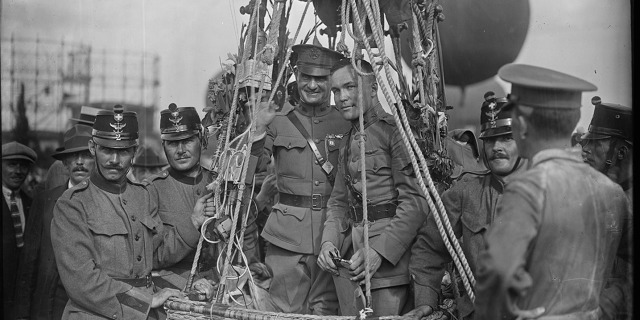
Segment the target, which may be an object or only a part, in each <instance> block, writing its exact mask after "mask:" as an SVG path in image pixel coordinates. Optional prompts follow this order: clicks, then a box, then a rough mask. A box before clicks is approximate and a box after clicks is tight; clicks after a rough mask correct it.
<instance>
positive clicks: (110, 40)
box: [1, 0, 631, 128]
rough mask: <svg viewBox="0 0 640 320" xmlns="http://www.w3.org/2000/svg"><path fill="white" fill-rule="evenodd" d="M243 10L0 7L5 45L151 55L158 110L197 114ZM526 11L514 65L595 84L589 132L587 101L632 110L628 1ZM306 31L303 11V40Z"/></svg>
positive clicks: (142, 2)
mask: <svg viewBox="0 0 640 320" xmlns="http://www.w3.org/2000/svg"><path fill="white" fill-rule="evenodd" d="M446 1H455V0H446ZM461 1H462V0H461ZM247 3H248V0H244V1H239V0H215V1H214V0H189V1H176V0H174V1H171V0H154V1H148V0H109V1H104V0H56V1H46V0H3V1H2V20H1V35H2V38H3V39H6V38H8V37H10V36H11V35H14V36H16V37H26V38H35V37H39V38H42V39H52V40H60V39H64V40H65V41H70V42H73V41H75V42H82V43H85V44H91V46H92V47H93V48H94V50H102V49H107V50H111V51H120V50H129V51H145V52H149V53H153V54H157V55H159V56H160V88H159V106H158V109H164V108H166V106H168V104H169V103H171V102H175V103H177V104H178V105H180V106H193V107H195V108H196V109H197V110H199V111H200V110H202V108H203V107H204V103H205V96H206V90H207V84H208V80H209V78H211V77H212V76H213V75H214V74H216V73H217V72H219V71H220V69H221V67H220V62H221V60H222V61H224V60H225V59H226V57H227V54H228V53H230V52H232V53H235V52H236V51H237V46H238V39H239V36H240V35H239V32H240V26H241V24H242V23H243V22H247V21H248V15H241V14H240V13H239V8H240V6H243V5H246V4H247ZM304 4H305V3H304V2H301V1H297V0H296V1H294V9H293V11H292V12H293V13H292V16H295V17H300V16H301V14H302V9H303V8H304ZM530 9H531V22H530V27H529V32H528V35H527V38H526V40H525V43H524V46H523V48H522V50H521V52H520V55H519V56H518V58H517V59H516V61H515V62H518V63H526V64H533V65H539V66H543V67H547V68H551V69H556V70H558V71H562V72H566V73H569V74H571V75H574V76H577V77H580V78H584V79H585V80H587V81H590V82H592V83H594V84H596V85H597V86H598V88H599V89H598V91H596V92H593V93H588V94H584V95H583V109H582V118H581V120H580V123H579V126H582V127H584V128H586V127H587V126H588V123H589V121H590V118H591V115H592V114H593V106H591V104H590V103H589V101H590V99H591V96H592V95H599V96H601V97H602V99H603V101H605V102H616V103H621V104H626V105H631V46H630V44H631V40H630V39H631V31H630V30H631V28H630V19H631V18H630V11H631V10H630V2H629V1H623V0H535V1H530ZM451 18H453V17H448V19H451ZM292 20H296V21H290V25H289V29H290V30H291V32H292V33H293V32H294V30H295V28H296V25H294V24H295V23H297V19H292ZM313 22H314V16H313V8H310V10H309V12H308V14H307V17H306V20H305V24H304V27H303V29H302V30H303V32H305V31H306V30H308V29H309V28H310V26H311V25H312V24H313ZM445 22H446V20H445ZM461 32H463V31H461ZM389 48H390V47H389ZM388 52H392V51H388ZM405 70H406V68H405ZM496 84H497V85H499V86H500V87H501V88H502V89H503V90H504V92H508V91H509V87H510V85H509V84H508V83H505V82H503V81H501V80H499V79H498V78H497V77H494V78H492V79H489V80H487V81H485V82H481V83H478V84H476V85H472V86H469V87H468V88H467V93H466V99H465V101H460V97H459V93H457V91H456V89H455V88H449V89H448V91H447V95H448V100H449V101H448V102H449V103H450V104H451V103H454V104H460V105H466V104H471V105H478V106H479V104H480V103H478V102H477V99H479V97H482V94H483V93H484V92H485V91H486V88H490V87H492V86H495V85H496ZM449 95H451V98H449ZM456 95H457V96H456ZM3 108H4V107H3ZM3 111H4V110H3ZM467 113H468V112H467ZM5 114H6V112H3V117H5ZM453 116H456V115H455V114H454V115H453ZM461 116H462V115H461ZM476 117H477V116H474V118H476ZM3 123H4V121H3ZM156 123H157V122H156Z"/></svg>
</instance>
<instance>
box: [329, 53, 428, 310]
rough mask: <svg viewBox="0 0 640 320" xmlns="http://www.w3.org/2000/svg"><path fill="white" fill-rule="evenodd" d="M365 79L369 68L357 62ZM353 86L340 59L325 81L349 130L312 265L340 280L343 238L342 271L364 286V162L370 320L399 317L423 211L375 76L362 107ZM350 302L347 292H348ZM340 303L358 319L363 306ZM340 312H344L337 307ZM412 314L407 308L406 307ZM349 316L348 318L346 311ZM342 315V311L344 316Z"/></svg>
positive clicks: (365, 82)
mask: <svg viewBox="0 0 640 320" xmlns="http://www.w3.org/2000/svg"><path fill="white" fill-rule="evenodd" d="M361 65H362V69H363V70H364V71H365V72H372V71H373V69H372V67H371V65H370V64H369V63H368V62H366V61H364V60H363V61H361ZM357 88H358V80H357V78H356V73H355V71H354V69H353V67H352V66H351V62H350V59H348V58H345V59H342V60H341V61H340V62H338V64H337V65H336V66H335V67H334V69H333V71H332V75H331V90H332V91H333V94H334V98H335V103H336V107H337V108H338V110H340V112H341V113H342V117H343V118H344V119H345V120H348V121H350V122H351V128H350V130H349V132H348V134H347V137H346V138H345V140H344V143H343V145H344V147H343V148H342V150H341V151H340V158H339V160H338V174H337V176H336V183H335V188H334V189H333V192H332V193H331V198H330V199H329V204H328V209H327V221H326V222H325V228H324V232H323V235H322V251H321V252H320V258H319V259H318V264H319V265H320V267H321V268H323V269H324V270H327V271H330V272H332V273H334V274H339V270H338V268H347V266H337V265H336V264H335V263H334V262H333V260H332V254H333V255H336V256H337V255H338V254H339V252H340V251H341V250H339V249H338V248H340V247H341V246H342V243H341V238H343V237H346V236H345V235H342V234H343V233H346V234H349V233H350V238H351V245H352V246H353V252H354V254H353V255H352V256H351V257H344V258H350V264H349V266H348V268H347V269H348V271H349V273H348V274H349V277H350V280H351V281H354V282H356V283H361V284H362V283H364V281H363V280H364V275H365V267H366V265H367V263H365V261H364V256H365V252H364V250H365V248H364V238H363V237H364V235H363V231H364V224H363V213H362V212H363V208H362V191H363V190H362V180H361V177H360V172H361V165H362V161H364V165H365V167H366V171H367V172H366V173H367V176H366V179H367V195H368V196H367V202H368V203H369V205H368V206H367V212H368V220H369V222H370V228H369V239H368V241H369V243H370V247H369V252H368V257H369V262H368V265H369V272H370V274H371V299H372V301H371V306H372V308H373V314H372V315H373V316H385V315H398V314H401V313H402V312H403V309H404V308H405V305H407V304H408V305H409V306H410V305H411V301H409V300H410V299H409V283H410V277H409V258H410V255H411V250H410V248H411V244H412V243H413V241H414V239H415V236H416V233H417V231H418V228H419V227H420V225H422V223H423V222H424V221H425V218H426V216H427V211H428V210H429V209H428V206H427V201H426V199H425V196H424V193H422V191H421V190H420V187H419V186H418V183H417V179H416V176H415V173H414V172H413V167H412V165H411V160H410V158H409V154H408V153H407V151H406V147H405V146H404V143H403V142H402V138H401V135H400V133H399V132H398V130H399V128H398V127H397V126H396V123H395V120H394V118H393V116H391V115H390V114H388V113H387V112H386V111H384V109H383V108H382V106H381V105H380V102H379V101H378V98H377V90H378V84H377V83H376V81H375V78H374V77H373V76H367V77H363V78H362V90H363V99H364V100H363V101H359V97H358V89H357ZM361 105H362V107H363V109H364V115H363V117H364V128H365V129H364V130H365V137H366V140H365V159H361V158H360V147H359V141H358V140H359V139H360V134H359V132H360V129H359V123H358V117H359V115H360V109H359V108H360V106H361ZM351 295H353V291H352V292H351ZM348 304H351V303H350V302H348V303H346V304H345V303H344V301H340V306H341V308H342V309H343V310H342V311H343V314H349V315H357V314H358V312H359V310H360V309H361V308H363V307H364V306H360V307H358V308H356V310H354V309H353V307H352V308H349V309H350V310H348V309H347V307H346V306H345V305H348ZM343 306H345V307H343ZM409 308H410V307H409ZM347 310H348V311H347ZM345 311H347V312H345Z"/></svg>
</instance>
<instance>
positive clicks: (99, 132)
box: [91, 105, 138, 149]
mask: <svg viewBox="0 0 640 320" xmlns="http://www.w3.org/2000/svg"><path fill="white" fill-rule="evenodd" d="M91 135H92V136H93V141H95V143H97V144H99V145H101V146H103V147H107V148H115V149H126V148H130V147H133V146H137V145H138V117H137V116H136V113H135V112H132V111H124V108H123V107H122V106H121V105H115V106H114V107H113V111H111V110H100V111H99V112H98V114H97V115H96V121H95V122H94V123H93V130H92V131H91Z"/></svg>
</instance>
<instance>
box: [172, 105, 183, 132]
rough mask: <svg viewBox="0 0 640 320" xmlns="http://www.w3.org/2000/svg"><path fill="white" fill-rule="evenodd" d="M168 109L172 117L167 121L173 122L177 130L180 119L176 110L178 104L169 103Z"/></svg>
mask: <svg viewBox="0 0 640 320" xmlns="http://www.w3.org/2000/svg"><path fill="white" fill-rule="evenodd" d="M169 111H171V116H172V117H173V118H169V121H171V123H173V125H174V126H175V127H176V130H178V129H179V128H178V127H179V126H180V121H182V117H181V116H180V112H179V111H178V106H177V105H176V104H175V103H171V104H169Z"/></svg>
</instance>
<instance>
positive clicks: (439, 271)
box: [409, 184, 464, 308]
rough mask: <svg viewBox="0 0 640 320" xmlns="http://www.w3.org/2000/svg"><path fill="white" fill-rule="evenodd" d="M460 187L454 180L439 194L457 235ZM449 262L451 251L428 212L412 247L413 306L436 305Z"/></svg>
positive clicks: (410, 263) (432, 216) (460, 229)
mask: <svg viewBox="0 0 640 320" xmlns="http://www.w3.org/2000/svg"><path fill="white" fill-rule="evenodd" d="M463 191H464V190H462V188H461V185H460V184H457V185H454V186H453V187H452V188H451V189H449V190H447V191H446V192H444V193H443V194H442V202H443V204H444V207H445V209H446V210H447V215H448V217H449V221H450V222H451V226H452V228H453V230H454V232H455V234H456V237H457V238H460V236H461V234H462V226H461V222H460V216H461V215H462V201H461V197H462V192H463ZM449 262H451V255H450V254H449V252H448V251H447V247H446V246H445V244H444V241H443V240H442V236H441V235H440V232H439V231H438V226H437V225H436V220H435V217H434V215H433V214H430V215H429V217H427V220H426V222H425V223H424V224H423V225H422V227H420V230H419V231H418V236H417V237H416V242H415V243H414V244H413V246H412V247H411V260H410V262H409V272H410V273H411V277H412V279H413V282H414V290H415V292H414V294H415V296H414V299H415V306H416V307H419V306H423V305H427V306H430V307H432V308H435V307H436V306H437V305H438V300H439V299H438V297H439V293H440V284H441V282H442V277H444V271H445V267H446V264H447V263H449Z"/></svg>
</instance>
